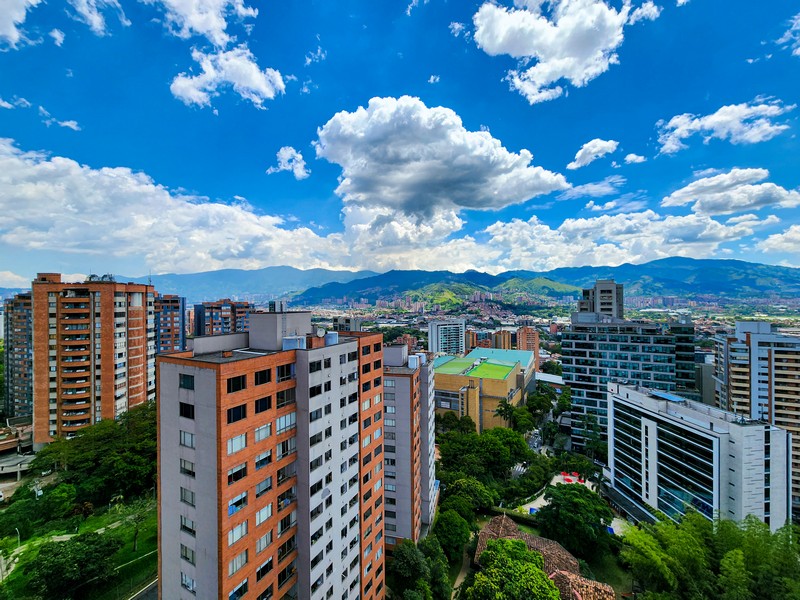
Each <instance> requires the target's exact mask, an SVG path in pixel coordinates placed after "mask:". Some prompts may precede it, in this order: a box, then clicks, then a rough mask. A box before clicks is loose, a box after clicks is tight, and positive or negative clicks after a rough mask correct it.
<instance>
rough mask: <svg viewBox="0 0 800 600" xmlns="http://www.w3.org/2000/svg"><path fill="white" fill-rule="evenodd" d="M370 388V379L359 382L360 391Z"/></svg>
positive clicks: (366, 390)
mask: <svg viewBox="0 0 800 600" xmlns="http://www.w3.org/2000/svg"><path fill="white" fill-rule="evenodd" d="M370 389H372V382H371V381H365V382H364V383H362V384H361V391H362V392H368V391H370Z"/></svg>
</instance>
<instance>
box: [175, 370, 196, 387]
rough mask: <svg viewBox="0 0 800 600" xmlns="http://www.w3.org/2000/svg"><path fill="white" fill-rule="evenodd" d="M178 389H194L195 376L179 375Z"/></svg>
mask: <svg viewBox="0 0 800 600" xmlns="http://www.w3.org/2000/svg"><path fill="white" fill-rule="evenodd" d="M178 387H179V388H181V389H183V390H193V389H194V375H186V374H184V373H181V374H179V375H178Z"/></svg>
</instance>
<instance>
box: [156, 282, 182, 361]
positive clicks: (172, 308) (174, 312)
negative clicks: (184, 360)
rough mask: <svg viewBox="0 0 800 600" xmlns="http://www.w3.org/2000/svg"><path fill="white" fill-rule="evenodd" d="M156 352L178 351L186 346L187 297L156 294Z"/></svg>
mask: <svg viewBox="0 0 800 600" xmlns="http://www.w3.org/2000/svg"><path fill="white" fill-rule="evenodd" d="M153 307H154V309H155V320H156V352H159V353H160V352H177V351H180V350H183V349H184V348H185V347H186V298H183V297H182V296H175V295H170V294H166V295H163V296H162V295H160V294H156V297H155V302H154V305H153Z"/></svg>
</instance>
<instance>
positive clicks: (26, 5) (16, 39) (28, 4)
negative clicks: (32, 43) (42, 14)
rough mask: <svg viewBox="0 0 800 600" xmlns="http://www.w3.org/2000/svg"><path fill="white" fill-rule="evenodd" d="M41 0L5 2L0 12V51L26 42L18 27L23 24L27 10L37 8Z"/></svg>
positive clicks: (7, 0) (10, 0)
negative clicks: (4, 47) (5, 47)
mask: <svg viewBox="0 0 800 600" xmlns="http://www.w3.org/2000/svg"><path fill="white" fill-rule="evenodd" d="M41 1H42V0H6V2H4V3H3V9H2V10H0V49H2V48H3V46H7V47H9V48H12V49H14V48H17V46H18V44H20V43H22V42H25V41H27V38H26V37H25V34H24V32H23V31H22V29H21V28H20V26H21V25H22V24H23V23H25V18H26V17H27V16H28V10H30V9H32V8H34V7H35V6H38V5H39V4H40V3H41Z"/></svg>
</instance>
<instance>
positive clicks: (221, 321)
mask: <svg viewBox="0 0 800 600" xmlns="http://www.w3.org/2000/svg"><path fill="white" fill-rule="evenodd" d="M251 312H253V305H252V304H250V303H249V302H237V301H234V300H229V299H227V298H225V299H223V300H216V301H215V302H203V303H202V304H195V305H194V335H196V336H201V335H220V334H224V333H236V332H243V331H248V330H249V328H250V313H251Z"/></svg>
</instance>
